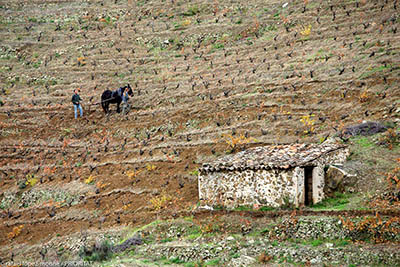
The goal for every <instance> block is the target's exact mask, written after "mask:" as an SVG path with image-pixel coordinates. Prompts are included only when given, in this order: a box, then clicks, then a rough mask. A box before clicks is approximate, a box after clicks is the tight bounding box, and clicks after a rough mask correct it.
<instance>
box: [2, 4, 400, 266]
mask: <svg viewBox="0 0 400 267" xmlns="http://www.w3.org/2000/svg"><path fill="white" fill-rule="evenodd" d="M399 9H400V6H399V3H398V1H392V0H389V1H381V0H379V1H362V0H359V1H353V0H352V1H322V0H319V1H289V2H288V4H285V1H277V0H271V1H260V0H249V1H245V2H243V1H233V0H229V1H213V2H211V1H200V0H192V1H179V0H171V1H163V0H162V1H160V0H149V1H145V0H141V1H132V0H127V1H126V0H112V1H110V0H104V1H78V0H75V1H74V0H70V1H50V0H35V1H19V0H9V1H0V49H1V50H0V51H1V55H0V57H1V58H0V79H1V88H0V89H1V92H0V101H1V102H0V105H1V107H0V111H1V112H0V118H1V119H0V123H1V136H0V151H1V152H0V157H1V159H0V177H1V180H0V186H1V194H2V196H1V204H0V205H1V208H2V209H3V213H4V214H3V216H2V218H1V219H0V221H1V224H2V225H1V226H0V244H1V245H2V251H1V257H2V258H7V259H9V258H10V257H11V254H10V251H12V250H13V249H23V248H25V247H27V246H29V245H34V244H38V243H43V242H47V241H48V240H50V239H51V238H54V237H55V236H57V237H58V236H61V237H63V236H68V235H72V234H75V233H79V232H80V231H82V230H84V229H97V228H101V229H107V228H110V227H114V226H115V225H127V224H131V225H142V224H144V223H148V222H150V221H152V220H154V219H155V218H162V217H171V216H178V215H179V212H181V211H186V210H190V209H192V208H194V207H195V206H196V204H197V203H198V195H197V194H198V193H197V180H196V174H197V172H196V169H197V167H198V166H200V164H201V163H203V162H205V161H209V160H212V159H214V158H215V157H217V156H219V155H223V154H225V153H227V151H228V150H230V149H231V148H232V147H231V148H230V147H229V145H228V144H227V143H228V142H229V141H232V140H233V141H236V142H240V140H241V141H243V142H245V143H249V144H248V146H254V145H260V144H280V143H291V142H319V141H321V140H323V139H324V138H326V137H327V136H328V135H334V134H335V133H337V132H338V131H340V130H341V129H343V127H344V126H345V125H348V124H351V123H358V122H361V121H363V120H387V121H395V120H396V119H397V121H398V118H399V116H400V114H399V104H400V102H399V99H400V89H399V80H400V76H399V74H400V54H399V53H400V42H399V41H400V35H399V33H398V32H397V29H398V27H399V22H400V17H399ZM127 83H130V84H131V85H132V87H133V88H134V97H133V98H131V99H130V103H131V104H132V109H131V111H130V112H129V113H128V114H127V115H122V114H117V113H115V112H114V113H112V114H111V115H110V116H105V115H104V113H103V111H102V110H101V107H100V106H99V105H98V103H99V101H100V95H101V93H102V92H103V91H104V90H105V89H117V88H118V87H120V86H123V85H125V84H127ZM77 87H80V88H81V93H80V95H81V97H82V98H83V99H84V118H83V119H78V120H74V117H73V108H72V104H71V102H70V101H71V97H72V91H73V89H75V88H77ZM112 108H113V110H115V107H114V106H113V107H112ZM241 135H242V137H240V136H241ZM227 141H228V142H227ZM166 202H170V203H171V204H170V205H168V206H167V207H164V206H163V205H164V204H165V203H166ZM158 208H161V209H160V210H158ZM20 225H22V227H21V228H19V229H21V231H19V232H18V231H17V230H16V232H14V230H15V229H14V228H15V227H19V226H20ZM10 233H12V234H11V235H10ZM27 253H28V252H27ZM25 255H27V254H25ZM15 256H16V257H18V256H21V257H22V256H23V253H22V254H21V253H20V254H18V253H16V255H15ZM32 257H40V255H39V254H35V255H34V256H32Z"/></svg>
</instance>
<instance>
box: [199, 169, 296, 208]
mask: <svg viewBox="0 0 400 267" xmlns="http://www.w3.org/2000/svg"><path fill="white" fill-rule="evenodd" d="M297 192H298V186H297V184H296V183H295V182H294V180H293V168H292V169H270V170H262V169H260V170H255V171H253V170H244V171H224V172H211V173H206V174H200V175H199V199H200V201H201V202H202V204H204V205H211V206H216V205H222V206H225V207H230V208H232V207H238V206H242V205H254V204H257V205H262V206H271V207H278V206H282V205H285V204H289V203H291V204H294V203H295V202H296V201H295V198H296V194H297Z"/></svg>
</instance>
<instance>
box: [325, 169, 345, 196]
mask: <svg viewBox="0 0 400 267" xmlns="http://www.w3.org/2000/svg"><path fill="white" fill-rule="evenodd" d="M347 175H348V174H347V173H346V172H345V171H344V170H342V169H340V168H338V167H335V166H329V168H328V170H327V172H326V175H325V187H324V193H325V195H326V196H328V197H332V196H333V193H334V192H335V191H341V192H343V191H344V188H343V180H344V179H345V178H346V176H347Z"/></svg>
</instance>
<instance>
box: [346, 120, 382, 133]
mask: <svg viewBox="0 0 400 267" xmlns="http://www.w3.org/2000/svg"><path fill="white" fill-rule="evenodd" d="M386 130H387V127H386V126H385V125H383V124H381V123H379V122H371V121H368V122H363V123H361V124H354V125H350V126H347V127H346V128H345V129H344V131H343V135H344V136H346V137H350V136H357V135H363V136H368V135H374V134H377V133H381V132H384V131H386Z"/></svg>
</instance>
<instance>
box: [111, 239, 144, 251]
mask: <svg viewBox="0 0 400 267" xmlns="http://www.w3.org/2000/svg"><path fill="white" fill-rule="evenodd" d="M141 244H143V240H142V239H141V238H140V237H137V236H134V237H131V238H128V239H127V240H125V241H124V242H123V243H122V244H119V245H117V246H115V247H113V252H123V251H125V250H127V249H130V248H131V247H133V246H137V245H141Z"/></svg>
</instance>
